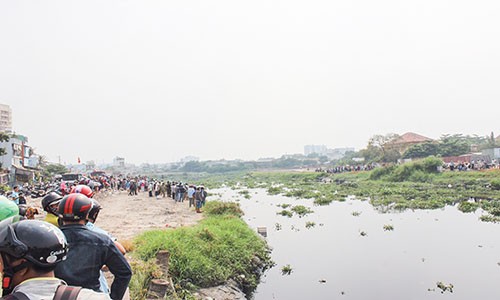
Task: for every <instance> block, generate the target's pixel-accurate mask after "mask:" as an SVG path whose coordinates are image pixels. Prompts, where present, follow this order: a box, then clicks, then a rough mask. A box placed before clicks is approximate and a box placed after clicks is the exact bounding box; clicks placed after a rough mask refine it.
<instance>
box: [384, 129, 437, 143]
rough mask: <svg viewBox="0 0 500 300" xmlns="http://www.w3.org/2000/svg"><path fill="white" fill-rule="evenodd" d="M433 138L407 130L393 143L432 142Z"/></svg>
mask: <svg viewBox="0 0 500 300" xmlns="http://www.w3.org/2000/svg"><path fill="white" fill-rule="evenodd" d="M432 141H433V139H431V138H428V137H425V136H423V135H420V134H416V133H413V132H407V133H405V134H403V135H401V136H400V137H399V138H397V139H396V140H395V141H393V142H392V143H393V144H410V143H423V142H432Z"/></svg>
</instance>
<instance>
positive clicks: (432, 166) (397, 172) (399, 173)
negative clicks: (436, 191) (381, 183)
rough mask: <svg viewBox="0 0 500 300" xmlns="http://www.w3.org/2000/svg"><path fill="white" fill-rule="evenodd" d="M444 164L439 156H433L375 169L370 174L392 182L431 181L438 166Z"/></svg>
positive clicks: (375, 178)
mask: <svg viewBox="0 0 500 300" xmlns="http://www.w3.org/2000/svg"><path fill="white" fill-rule="evenodd" d="M442 164H443V162H442V161H441V160H440V159H439V158H436V157H433V156H431V157H427V158H425V159H423V160H420V161H415V162H410V163H406V164H402V165H398V166H390V167H384V168H381V169H375V170H373V171H372V173H371V174H370V179H371V180H387V181H392V182H402V181H414V182H429V181H431V179H432V177H431V175H432V174H436V173H438V167H439V166H441V165H442Z"/></svg>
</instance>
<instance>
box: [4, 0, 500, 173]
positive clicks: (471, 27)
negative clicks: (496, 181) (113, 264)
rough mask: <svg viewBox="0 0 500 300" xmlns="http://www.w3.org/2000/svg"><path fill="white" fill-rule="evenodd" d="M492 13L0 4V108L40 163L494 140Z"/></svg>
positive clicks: (488, 7)
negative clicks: (393, 139)
mask: <svg viewBox="0 0 500 300" xmlns="http://www.w3.org/2000/svg"><path fill="white" fill-rule="evenodd" d="M499 15H500V2H499V1H496V0H491V1H487V0H485V1H481V0H478V1H462V0H421V1H400V0H380V1H373V0H356V1H345V0H342V1H340V0H309V1H298V0H283V1H276V0H253V1H237V0H212V1H206V0H198V1H196V0H183V1H164V0H161V1H160V0H120V1H118V0H116V1H111V0H110V1H107V0H86V1H74V0H51V1H37V0H33V1H25V0H16V1H8V0H0V103H4V104H8V105H10V106H11V108H12V110H13V123H14V130H15V132H17V133H20V134H23V135H26V136H28V137H29V143H30V145H31V146H33V147H35V148H36V151H37V152H38V153H40V154H43V155H46V156H47V157H48V158H49V160H51V161H57V160H58V159H59V157H60V158H61V161H62V162H66V163H76V161H77V158H78V157H80V158H81V160H82V161H89V160H94V161H96V162H98V163H103V162H111V161H112V159H113V158H114V157H115V156H121V157H124V158H125V159H126V161H127V162H132V163H143V162H148V163H162V162H173V161H177V160H179V159H180V158H182V157H185V156H188V155H193V156H196V157H199V158H200V159H202V160H215V159H222V158H224V159H245V160H250V159H258V158H261V157H279V156H281V155H282V154H292V153H303V149H304V148H303V147H304V145H308V144H319V145H326V146H328V147H329V148H338V147H355V148H356V149H361V148H363V147H365V146H366V144H367V141H368V139H369V138H370V137H371V136H373V135H375V134H387V133H397V134H403V133H405V132H408V131H410V132H415V133H418V134H421V135H424V136H427V137H430V138H439V137H440V136H441V135H442V134H453V133H463V134H478V135H484V136H486V135H489V134H490V133H491V132H492V131H493V132H495V135H498V134H500V124H499V122H498V115H499V113H500V39H499V36H500V18H499V17H498V16H499Z"/></svg>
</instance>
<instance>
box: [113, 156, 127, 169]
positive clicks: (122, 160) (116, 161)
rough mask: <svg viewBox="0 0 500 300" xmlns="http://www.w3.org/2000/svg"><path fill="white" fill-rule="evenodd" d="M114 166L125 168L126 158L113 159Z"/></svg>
mask: <svg viewBox="0 0 500 300" xmlns="http://www.w3.org/2000/svg"><path fill="white" fill-rule="evenodd" d="M113 166H114V167H121V168H123V167H125V158H123V157H118V156H117V157H115V158H113Z"/></svg>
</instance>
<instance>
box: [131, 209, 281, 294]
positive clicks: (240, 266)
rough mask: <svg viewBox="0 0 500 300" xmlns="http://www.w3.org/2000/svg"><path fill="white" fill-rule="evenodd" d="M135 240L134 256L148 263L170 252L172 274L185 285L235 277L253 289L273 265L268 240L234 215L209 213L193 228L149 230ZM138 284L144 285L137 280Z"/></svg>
mask: <svg viewBox="0 0 500 300" xmlns="http://www.w3.org/2000/svg"><path fill="white" fill-rule="evenodd" d="M212 205H213V204H212ZM207 206H208V204H207ZM214 207H215V205H214ZM216 207H227V206H219V205H217V206H216ZM222 211H224V209H223V210H222ZM135 243H136V250H135V252H134V256H135V257H137V258H139V259H141V260H143V261H145V262H149V261H151V260H155V256H156V253H158V251H160V250H167V251H169V252H170V269H169V272H170V275H171V276H172V278H173V280H174V282H176V283H178V284H180V285H181V286H183V284H186V283H188V282H189V283H190V285H191V287H192V285H194V286H199V287H211V286H216V285H219V284H222V283H224V282H226V281H227V280H229V279H235V280H236V281H237V282H239V283H240V284H241V285H242V286H243V289H244V291H245V292H251V291H252V289H254V288H255V287H256V286H257V283H258V281H259V276H260V274H261V272H260V271H262V270H265V269H267V268H269V267H271V266H272V261H271V259H270V255H269V250H268V248H267V246H266V243H265V241H264V240H263V239H262V238H260V237H259V236H258V235H257V233H256V232H255V231H254V230H252V229H251V228H249V227H248V225H247V224H246V223H245V222H244V221H243V220H241V219H240V218H237V217H235V216H234V215H231V214H224V215H223V216H220V215H219V216H209V217H207V218H206V219H204V220H202V221H201V222H200V223H199V224H198V225H196V226H192V227H181V228H177V229H173V230H172V229H166V230H153V231H148V232H145V233H143V234H141V235H140V236H138V237H137V238H136V240H135ZM134 273H135V272H134ZM150 273H151V274H152V272H150ZM141 274H144V271H141ZM241 275H244V276H241ZM143 277H144V276H143ZM151 278H152V276H151V277H149V278H148V280H149V279H151ZM143 280H144V279H143ZM135 286H137V287H139V288H142V287H143V286H144V285H142V284H141V283H140V282H136V283H135ZM183 287H184V286H183ZM134 293H135V292H134Z"/></svg>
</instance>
